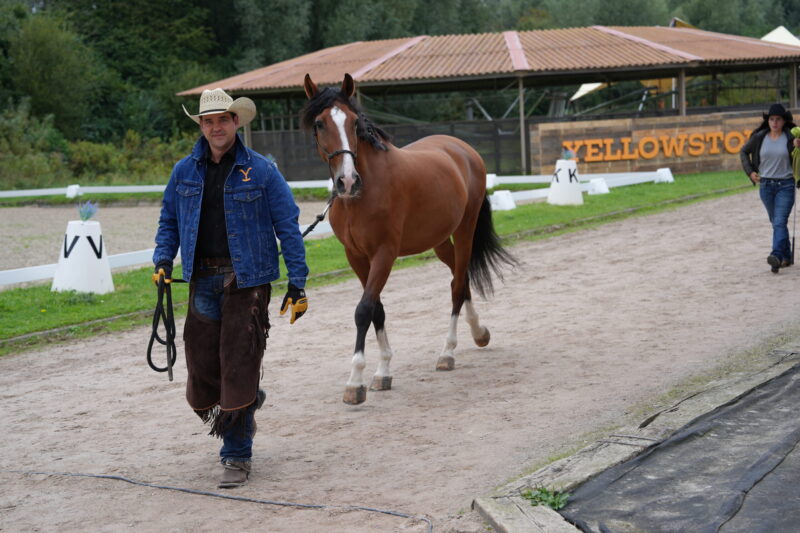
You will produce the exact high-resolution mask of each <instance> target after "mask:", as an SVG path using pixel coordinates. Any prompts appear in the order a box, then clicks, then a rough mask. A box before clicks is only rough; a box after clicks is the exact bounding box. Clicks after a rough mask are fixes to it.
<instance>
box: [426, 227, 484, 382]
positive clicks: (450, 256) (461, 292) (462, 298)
mask: <svg viewBox="0 0 800 533" xmlns="http://www.w3.org/2000/svg"><path fill="white" fill-rule="evenodd" d="M434 251H435V252H436V256H437V257H438V258H439V259H440V260H441V261H442V262H443V263H445V264H446V265H447V266H448V267H450V272H452V274H453V281H452V282H451V284H450V290H451V299H452V303H453V308H452V312H451V313H450V327H449V329H448V332H447V337H446V338H445V341H444V348H443V349H442V354H441V355H440V356H439V360H438V361H437V362H436V370H452V369H453V368H454V367H455V355H454V353H455V349H456V345H457V344H458V336H457V330H458V317H459V315H460V313H461V307H462V306H463V305H464V304H466V307H467V309H466V311H467V323H468V324H469V327H470V332H471V333H472V338H473V340H474V341H475V344H477V345H478V346H486V345H487V344H488V343H489V330H488V329H486V328H485V327H483V326H481V325H480V321H479V319H478V313H476V312H475V308H474V306H473V305H472V294H471V293H470V290H469V278H468V277H467V272H466V270H467V264H468V262H469V254H468V252H467V253H464V251H463V250H462V251H461V255H466V259H465V258H463V257H462V258H460V260H459V261H458V262H457V260H456V249H455V246H453V243H452V242H451V241H450V239H448V240H446V241H445V242H443V243H442V244H440V245H439V246H437V247H435V248H434Z"/></svg>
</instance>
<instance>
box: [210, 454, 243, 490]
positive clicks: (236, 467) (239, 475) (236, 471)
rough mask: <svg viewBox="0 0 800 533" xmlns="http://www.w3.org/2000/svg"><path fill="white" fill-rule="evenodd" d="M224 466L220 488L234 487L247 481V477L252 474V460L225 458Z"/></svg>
mask: <svg viewBox="0 0 800 533" xmlns="http://www.w3.org/2000/svg"><path fill="white" fill-rule="evenodd" d="M222 466H223V467H224V470H223V471H222V478H221V479H220V480H219V485H218V487H219V488H221V489H232V488H234V487H241V486H242V485H244V484H245V483H247V478H248V476H249V475H250V461H236V460H235V459H223V461H222Z"/></svg>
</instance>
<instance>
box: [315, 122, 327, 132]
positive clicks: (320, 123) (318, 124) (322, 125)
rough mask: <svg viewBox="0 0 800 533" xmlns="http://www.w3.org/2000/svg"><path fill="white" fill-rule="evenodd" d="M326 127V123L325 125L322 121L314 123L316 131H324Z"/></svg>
mask: <svg viewBox="0 0 800 533" xmlns="http://www.w3.org/2000/svg"><path fill="white" fill-rule="evenodd" d="M324 127H325V123H324V122H322V121H321V120H315V121H314V129H318V130H321V129H323V128H324Z"/></svg>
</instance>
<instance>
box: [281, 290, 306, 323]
mask: <svg viewBox="0 0 800 533" xmlns="http://www.w3.org/2000/svg"><path fill="white" fill-rule="evenodd" d="M289 308H291V315H290V317H289V324H294V321H295V320H297V319H298V318H300V317H301V316H303V314H304V313H305V312H306V310H308V298H306V291H304V290H303V289H298V288H297V287H295V286H294V285H292V284H291V283H290V284H289V288H287V289H286V296H284V297H283V303H282V304H281V315H284V314H285V313H286V311H289V310H290V309H289Z"/></svg>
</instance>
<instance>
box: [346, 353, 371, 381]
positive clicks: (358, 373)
mask: <svg viewBox="0 0 800 533" xmlns="http://www.w3.org/2000/svg"><path fill="white" fill-rule="evenodd" d="M365 366H367V359H366V358H365V357H364V352H356V353H354V354H353V369H352V370H351V371H350V379H348V380H347V386H348V387H360V386H362V385H363V384H364V367H365Z"/></svg>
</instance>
